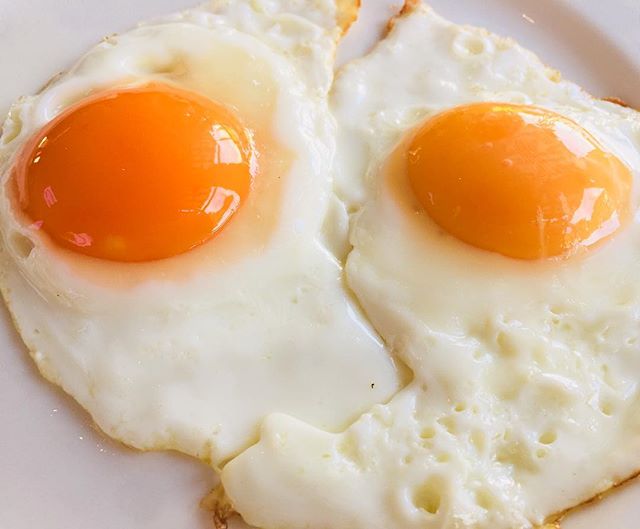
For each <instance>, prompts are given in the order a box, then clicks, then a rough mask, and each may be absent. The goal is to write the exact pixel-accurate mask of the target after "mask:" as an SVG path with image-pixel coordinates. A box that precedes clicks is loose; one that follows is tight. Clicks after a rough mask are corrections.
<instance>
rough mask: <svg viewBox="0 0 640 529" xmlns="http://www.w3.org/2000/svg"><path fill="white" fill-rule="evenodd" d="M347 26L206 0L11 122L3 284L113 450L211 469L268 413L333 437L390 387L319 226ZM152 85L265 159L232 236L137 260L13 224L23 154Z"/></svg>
mask: <svg viewBox="0 0 640 529" xmlns="http://www.w3.org/2000/svg"><path fill="white" fill-rule="evenodd" d="M339 16H342V12H339V11H338V10H337V7H336V5H335V3H334V2H333V1H329V0H327V1H318V2H314V3H313V5H312V6H309V5H306V6H303V5H302V4H301V3H300V2H296V1H287V0H281V1H275V0H269V1H266V0H265V1H248V0H247V1H233V2H224V1H214V2H211V3H209V4H207V5H204V6H202V7H201V8H197V9H193V10H190V11H187V12H184V13H180V14H177V15H173V16H170V17H168V18H166V19H162V20H158V21H154V22H152V23H148V24H144V25H142V26H140V27H139V28H137V29H134V30H132V31H130V32H128V33H125V34H123V35H120V36H116V37H110V38H107V39H105V41H104V42H102V43H101V44H99V45H98V46H97V47H96V48H94V49H93V50H91V51H90V52H89V53H88V54H87V55H86V56H85V57H84V58H83V59H82V60H81V61H80V62H79V63H78V64H76V65H75V66H74V67H73V68H72V69H71V70H70V71H69V72H68V73H65V74H64V75H62V76H61V77H59V78H58V79H56V80H55V81H53V82H52V83H50V85H49V86H47V87H46V88H45V89H44V90H43V91H42V92H41V93H40V94H38V95H36V96H33V97H28V98H24V99H22V100H21V101H19V102H18V103H16V104H15V105H14V106H13V108H12V109H11V113H10V115H9V117H8V118H7V120H6V122H5V124H4V133H3V136H2V138H1V139H0V173H1V174H2V186H1V188H0V233H1V235H2V250H1V254H0V258H1V260H2V263H1V265H2V266H1V269H2V272H1V273H0V287H1V289H2V292H3V295H4V297H5V299H6V301H7V304H8V306H9V308H10V310H11V313H12V316H13V318H14V321H15V323H16V326H17V327H18V329H19V331H20V334H21V336H22V338H23V340H24V341H25V343H26V345H27V347H28V349H29V350H30V352H31V356H32V357H33V359H34V360H35V362H36V363H37V365H38V368H39V369H40V371H41V372H42V374H43V375H44V376H45V377H46V378H48V379H49V380H51V381H52V382H54V383H55V384H58V385H59V386H61V387H62V388H63V389H64V390H65V391H66V392H68V393H69V394H71V395H72V396H73V397H74V398H75V399H76V400H77V401H78V402H79V403H80V404H81V405H82V406H83V407H84V408H85V409H86V410H87V411H88V412H89V413H90V414H91V416H92V417H93V419H94V420H95V421H96V423H97V424H98V425H99V426H100V428H101V429H102V430H104V431H105V432H106V433H107V434H109V435H111V436H112V437H115V438H117V439H119V440H121V441H123V442H125V443H127V444H129V445H131V446H134V447H137V448H141V449H175V450H179V451H181V452H184V453H187V454H190V455H193V456H196V457H199V458H201V459H203V460H205V461H207V462H211V463H212V464H213V465H214V466H218V465H221V464H222V463H223V462H224V461H225V460H226V459H228V458H229V457H232V456H233V455H234V454H236V453H237V452H238V451H240V450H242V449H243V448H244V447H246V446H248V445H249V444H250V443H251V442H253V441H254V440H255V438H256V436H257V432H258V427H259V424H260V422H261V420H262V418H263V416H264V415H266V414H267V413H271V412H274V411H282V412H286V413H289V414H291V415H293V416H296V417H299V418H301V419H304V420H305V421H309V422H310V423H312V424H315V425H317V426H318V427H321V428H326V429H329V430H336V429H340V428H342V427H344V426H345V425H346V424H347V423H348V422H349V421H351V420H353V418H354V417H356V416H357V415H358V414H359V413H361V412H362V411H363V410H365V409H367V408H368V407H369V406H370V405H372V404H373V403H375V402H378V401H379V400H381V399H385V398H388V397H389V396H390V395H391V394H392V393H393V392H394V391H395V390H396V388H397V387H398V384H399V376H398V374H397V372H396V369H395V366H394V364H393V362H392V361H391V359H390V358H389V357H388V356H387V354H386V352H385V349H384V347H383V346H382V344H381V343H380V341H379V339H378V338H377V337H376V336H375V335H374V334H373V333H372V331H371V329H370V328H369V327H368V325H367V323H366V322H364V321H363V320H362V318H361V317H360V315H359V314H358V312H357V310H356V309H355V308H354V307H353V304H352V302H351V300H350V297H349V295H348V294H347V293H346V292H345V289H344V287H343V284H342V281H343V278H342V270H341V266H340V264H339V262H338V261H337V259H336V258H335V256H334V255H333V254H332V249H333V248H334V247H337V246H340V245H344V239H345V237H346V234H345V231H344V229H342V230H336V229H327V228H326V226H325V217H327V215H329V214H330V215H331V216H332V217H331V218H338V219H339V218H341V215H344V214H343V213H341V211H340V209H339V208H337V209H336V206H335V204H334V202H335V200H334V199H333V198H332V193H331V174H330V173H331V161H332V158H333V156H334V150H335V141H334V134H335V132H334V129H335V123H334V121H333V119H332V117H331V115H330V113H329V111H328V108H327V101H326V93H327V91H328V88H329V85H330V83H331V80H332V75H333V72H332V61H333V54H334V51H335V46H336V41H337V39H338V36H339V34H340V32H341V29H340V27H339V26H338V20H337V19H338V17H339ZM147 82H166V83H169V84H172V85H174V86H177V87H178V88H183V89H187V90H191V91H195V92H198V93H200V94H202V95H204V96H207V97H210V98H211V99H214V100H216V101H219V102H221V103H224V104H226V105H229V106H230V107H231V108H233V110H234V111H235V112H236V113H237V115H238V116H239V117H240V119H241V120H242V122H243V123H244V124H245V125H247V126H248V127H249V128H250V129H251V130H252V132H253V133H254V134H255V139H256V142H257V144H258V147H260V143H261V142H262V144H263V145H264V146H266V147H265V149H264V152H260V156H261V159H260V164H261V167H262V168H267V169H265V171H263V174H261V175H259V176H258V177H257V179H256V189H254V192H253V193H251V194H250V197H249V200H248V202H247V204H245V205H244V206H243V207H242V209H241V210H240V211H239V212H238V213H237V214H236V215H235V216H234V218H233V219H231V222H230V224H229V226H228V227H227V228H226V229H225V230H224V232H223V233H221V234H220V235H218V236H216V237H215V238H214V239H212V240H211V241H210V242H209V243H207V244H204V245H203V246H201V247H200V248H198V249H196V250H193V251H192V252H189V253H188V254H185V255H183V256H178V257H175V258H172V259H166V260H162V261H157V262H153V263H146V264H144V263H143V264H130V265H128V264H118V263H112V262H101V261H99V260H96V259H91V258H86V257H83V256H79V255H74V254H72V253H70V252H67V251H64V250H61V249H58V248H55V246H53V245H52V244H50V243H47V241H46V240H45V239H44V238H42V237H40V236H39V235H38V234H37V233H34V232H33V231H32V230H31V229H30V228H29V226H28V225H25V223H24V222H22V221H21V220H20V219H19V218H18V216H17V215H16V214H15V210H14V206H13V204H12V201H11V197H10V186H9V185H8V182H9V180H10V176H11V165H12V162H13V160H14V159H15V156H16V154H17V152H18V151H19V149H20V147H21V146H22V145H23V144H24V143H25V141H27V139H28V138H30V137H31V136H32V135H33V134H35V133H36V132H37V131H38V130H39V129H40V127H42V126H43V125H44V124H46V123H47V122H48V121H50V120H51V119H53V118H54V117H55V116H56V115H58V114H59V113H60V112H61V111H63V110H64V109H65V108H67V107H68V106H69V105H71V104H73V103H74V102H76V101H78V100H81V99H82V98H83V97H86V96H87V95H88V94H90V93H94V92H97V91H99V90H101V89H107V88H114V87H121V86H136V85H140V84H144V83H147ZM261 138H262V139H261ZM77 177H78V178H82V177H83V175H77Z"/></svg>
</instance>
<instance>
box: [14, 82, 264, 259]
mask: <svg viewBox="0 0 640 529" xmlns="http://www.w3.org/2000/svg"><path fill="white" fill-rule="evenodd" d="M255 158H256V157H255V153H254V147H253V144H252V141H251V136H250V134H249V132H248V131H247V130H246V129H245V128H244V127H243V126H242V124H241V123H240V121H239V120H238V119H237V118H236V117H235V116H234V114H233V113H232V112H231V111H229V110H228V109H227V108H225V107H224V106H221V105H219V104H218V103H215V102H212V101H210V100H208V99H206V98H204V97H201V96H199V95H197V94H193V93H190V92H185V91H182V90H178V89H176V88H172V87H169V86H167V85H160V84H151V85H146V86H143V87H139V88H129V89H122V90H114V91H108V92H103V93H100V94H98V95H96V96H94V97H91V98H89V99H87V100H84V101H81V102H80V103H78V104H77V105H75V106H73V107H72V108H70V109H69V110H67V111H66V112H64V113H63V114H61V115H60V116H59V117H57V118H56V119H55V120H53V121H52V122H51V123H50V124H48V125H47V126H46V127H45V128H44V129H43V130H42V131H41V132H40V133H39V134H37V136H36V137H35V138H33V139H32V141H30V142H29V144H28V145H27V146H26V147H25V149H24V150H23V151H22V153H21V155H20V157H19V159H18V162H17V164H16V166H15V183H16V189H17V198H18V203H19V206H20V207H21V209H22V211H23V212H24V213H25V214H26V215H27V217H28V218H29V219H30V221H31V222H32V224H31V225H32V226H33V227H35V228H39V229H41V230H43V231H44V232H46V233H47V234H48V235H49V236H50V237H51V238H52V239H53V240H54V241H55V242H56V243H58V244H59V245H61V246H63V247H66V248H68V249H71V250H73V251H75V252H79V253H82V254H85V255H89V256H93V257H97V258H101V259H107V260H114V261H124V262H140V261H150V260H155V259H162V258H166V257H171V256H175V255H178V254H180V253H183V252H186V251H187V250H189V249H191V248H194V247H196V246H198V245H199V244H202V243H203V242H205V241H207V240H208V239H210V238H211V237H212V236H214V235H215V234H216V233H217V232H219V231H220V229H221V228H222V227H223V226H224V225H225V224H226V223H227V222H228V221H229V219H230V218H231V217H232V215H233V214H234V213H235V212H236V210H237V209H238V207H240V205H241V204H242V203H243V201H244V200H245V199H246V197H247V195H248V193H249V191H250V188H251V185H252V180H253V177H254V173H255Z"/></svg>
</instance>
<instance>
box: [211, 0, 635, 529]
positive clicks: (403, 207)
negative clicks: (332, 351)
mask: <svg viewBox="0 0 640 529" xmlns="http://www.w3.org/2000/svg"><path fill="white" fill-rule="evenodd" d="M333 110H334V112H335V114H336V116H337V118H338V123H339V125H340V133H339V141H338V157H337V163H338V164H339V172H340V174H341V175H342V177H339V178H338V179H337V189H338V194H339V195H340V196H341V197H342V198H343V200H345V202H346V203H347V205H348V207H349V208H351V209H352V210H353V211H355V213H354V215H353V217H352V229H351V243H352V244H353V251H352V252H351V253H350V255H349V257H348V261H347V266H346V274H347V281H348V284H349V285H350V286H351V288H352V289H353V291H354V292H355V293H356V296H357V297H358V299H359V300H360V302H361V304H362V306H363V308H364V310H365V313H366V314H367V316H368V317H369V318H370V320H371V322H372V323H373V325H374V327H375V328H376V330H378V332H379V333H380V334H381V336H382V337H383V338H384V339H385V341H386V342H387V343H388V345H389V347H390V348H392V349H393V350H394V351H395V352H396V353H397V354H398V355H399V356H400V358H401V359H402V360H403V361H404V362H405V363H406V364H407V365H408V366H409V367H410V368H411V370H412V371H413V380H412V382H411V383H410V384H409V385H408V386H407V387H405V388H403V390H402V391H400V392H399V393H398V394H397V395H395V396H394V398H393V399H392V400H391V401H390V402H389V403H387V404H383V405H377V406H375V407H374V408H373V409H372V410H371V411H370V412H369V413H367V414H365V415H364V416H363V417H362V418H360V419H359V420H358V421H356V422H355V423H354V424H353V425H352V426H351V427H349V428H348V429H347V430H346V431H344V432H342V433H339V434H334V433H327V432H324V431H320V430H319V429H317V428H314V427H312V426H310V425H307V424H304V423H303V422H301V421H297V420H295V419H294V418H291V417H287V416H285V415H281V414H277V415H273V416H271V417H269V418H267V420H266V421H265V424H264V426H263V429H262V435H261V441H260V443H259V444H258V445H256V446H255V447H251V448H250V449H248V450H247V451H246V452H244V453H243V454H241V455H240V456H239V457H238V458H237V459H235V460H234V461H232V462H231V463H230V464H229V465H228V466H227V467H225V469H224V471H223V474H222V482H223V485H224V487H225V490H226V493H227V495H228V497H229V499H230V501H231V503H232V504H233V505H234V506H235V508H236V509H237V510H238V511H239V512H240V513H241V514H242V515H243V517H244V518H245V519H246V520H248V521H249V522H250V523H252V524H254V525H258V526H260V527H264V528H268V529H296V528H299V527H307V528H310V529H326V528H331V529H389V528H394V529H428V528H432V529H471V528H473V529H522V528H529V527H532V526H537V525H540V524H543V523H545V521H548V520H550V519H553V515H554V514H556V513H560V512H562V511H564V510H565V509H568V508H570V507H572V506H574V505H576V504H578V503H580V502H582V501H585V500H587V499H589V498H591V497H593V496H594V495H596V494H597V493H599V492H602V491H604V490H606V489H608V488H609V487H611V486H612V485H613V484H615V483H617V482H619V481H621V480H624V479H625V478H627V477H629V476H631V475H633V473H634V472H637V471H638V468H639V463H638V461H640V391H639V388H638V381H639V380H640V284H639V283H638V273H637V271H638V265H639V264H640V220H639V219H638V216H637V214H636V208H637V203H638V177H639V176H640V175H639V173H638V171H639V169H640V116H639V115H638V113H637V112H635V111H634V110H631V109H628V108H623V107H621V106H618V105H615V104H612V103H608V102H605V101H600V100H597V99H594V98H592V97H591V96H589V95H588V94H586V93H585V92H583V91H582V90H580V89H579V88H578V87H577V86H576V85H574V84H572V83H569V82H566V81H563V80H561V79H560V77H559V75H558V74H557V72H554V71H552V70H550V69H548V68H547V67H545V66H544V65H543V64H542V63H541V62H540V61H539V60H538V59H537V58H536V57H535V56H534V55H532V54H531V53H530V52H528V51H526V50H524V49H522V48H521V47H519V46H518V45H517V44H515V43H514V42H512V41H510V40H507V39H503V38H499V37H497V36H495V35H491V34H488V33H487V32H485V31H483V30H480V29H478V28H472V27H461V26H458V25H455V24H452V23H450V22H448V21H445V20H444V19H442V18H440V17H439V16H437V15H436V14H435V13H434V12H433V11H432V10H430V9H429V8H428V7H426V6H425V5H423V4H421V3H418V2H411V3H410V4H408V5H407V6H406V7H405V9H404V12H403V14H402V15H401V16H399V17H398V18H397V19H395V20H394V22H393V24H392V27H391V29H390V32H389V34H388V36H387V37H386V38H385V39H384V40H383V41H382V42H381V43H380V44H379V45H378V46H377V47H376V48H375V49H374V50H373V51H372V52H371V53H370V54H369V55H368V56H366V57H364V58H362V59H360V60H357V61H355V62H353V63H351V64H349V65H347V66H346V67H345V68H344V70H343V71H342V72H341V74H340V75H339V76H338V78H337V79H336V84H335V87H334V91H333ZM357 174H359V175H361V178H360V179H357V178H353V175H357ZM283 505H284V506H286V508H284V509H283V508H281V507H280V506H283ZM276 506H277V507H276ZM550 517H551V518H550Z"/></svg>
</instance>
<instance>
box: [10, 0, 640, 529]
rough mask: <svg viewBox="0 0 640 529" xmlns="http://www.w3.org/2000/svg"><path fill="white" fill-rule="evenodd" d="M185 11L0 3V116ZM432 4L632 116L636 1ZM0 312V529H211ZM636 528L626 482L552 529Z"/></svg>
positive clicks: (91, 3)
mask: <svg viewBox="0 0 640 529" xmlns="http://www.w3.org/2000/svg"><path fill="white" fill-rule="evenodd" d="M194 1H197V0H134V1H132V0H108V1H105V0H65V1H64V2H63V1H61V0H30V1H28V2H25V1H23V2H17V1H14V0H0V43H1V46H0V71H1V72H2V84H0V114H2V115H4V113H5V111H6V109H7V107H8V105H9V104H10V102H11V101H12V100H13V99H15V98H16V97H18V96H20V95H22V94H26V93H31V92H34V91H35V90H37V89H38V88H39V87H40V86H41V85H42V84H43V83H44V82H45V81H46V80H47V79H48V78H49V77H51V76H52V75H53V74H54V73H56V72H57V71H59V70H61V69H64V68H65V67H66V66H68V65H69V64H71V63H72V62H73V61H74V59H75V58H77V57H78V56H79V55H80V54H82V53H83V52H84V51H85V50H86V49H87V48H88V47H89V46H90V45H92V44H93V43H95V42H97V41H98V40H99V39H100V38H102V37H103V36H105V35H107V34H109V33H113V32H117V31H122V30H125V29H127V28H128V27H130V26H132V25H133V24H135V23H136V22H137V21H139V20H143V19H145V18H152V17H155V16H158V15H161V14H165V13H168V12H170V11H172V10H177V9H181V8H184V7H189V6H190V5H191V4H192V3H194ZM398 3H399V2H398V1H392V0H364V2H363V4H364V6H363V14H362V19H361V21H360V22H359V24H358V26H357V27H356V28H355V30H354V31H353V33H352V34H350V35H349V37H348V38H347V39H346V41H345V48H344V49H343V50H342V52H341V54H340V58H341V60H345V59H347V58H349V57H352V56H354V55H357V54H358V53H362V52H363V51H365V50H366V49H367V47H368V46H370V45H371V44H372V43H373V42H374V41H375V39H376V36H377V35H378V32H379V31H381V28H382V26H383V25H384V23H385V22H386V20H387V19H388V18H389V16H390V15H391V14H392V13H393V11H394V9H397V7H398ZM431 4H432V5H433V6H434V7H436V8H437V9H438V11H439V12H441V13H442V14H443V15H446V16H447V17H449V18H451V19H452V20H454V21H456V22H459V23H473V24H478V25H481V26H485V27H487V28H489V29H491V30H493V31H496V32H498V33H501V34H503V35H509V36H512V37H514V38H516V39H517V40H518V41H519V42H520V43H521V44H523V45H525V46H527V47H529V48H530V49H532V50H534V51H536V52H537V53H538V54H539V55H540V56H541V57H542V58H543V59H544V60H545V62H547V63H548V64H549V65H550V66H554V67H556V68H558V69H560V70H561V71H562V72H563V74H564V75H565V77H567V78H569V79H572V80H574V81H577V82H578V83H580V84H581V85H583V86H584V87H586V88H587V89H588V90H589V91H591V92H592V93H593V94H595V95H598V96H617V97H620V98H621V99H623V100H626V101H627V102H628V103H630V104H632V105H634V106H636V107H637V108H640V90H638V87H639V86H640V2H639V1H638V0H617V1H615V2H614V1H609V2H602V1H601V0H572V1H565V2H563V1H560V0H555V1H553V0H547V1H544V2H540V1H539V0H485V1H481V0H455V1H452V0H432V1H431ZM0 310H1V312H0V529H34V528H36V527H37V528H41V529H114V528H117V529H211V527H212V524H211V520H210V517H209V516H208V515H207V514H206V513H204V512H202V511H201V510H200V509H199V508H198V501H199V498H200V497H201V496H202V495H203V494H205V493H206V492H207V491H208V490H209V488H210V487H211V486H212V485H213V484H214V483H215V477H214V476H213V473H212V472H211V471H210V470H209V469H207V468H206V467H204V465H201V464H200V463H197V462H194V461H190V460H189V459H187V458H184V457H181V456H177V455H173V454H140V453H136V452H133V451H131V450H127V449H125V448H122V447H121V446H119V445H117V444H115V443H113V442H111V441H109V440H108V439H105V437H104V436H102V435H101V434H99V433H98V432H96V431H94V430H93V429H92V427H91V425H90V423H89V421H88V420H87V417H86V414H85V413H84V412H82V411H81V410H79V409H78V407H77V406H76V405H75V404H74V403H73V402H72V401H71V400H70V399H69V398H67V397H65V396H64V395H62V394H61V393H60V392H59V391H58V390H56V389H54V388H52V387H51V386H49V385H48V384H46V383H44V382H42V381H41V380H40V379H39V378H38V377H37V375H36V373H35V370H34V368H33V366H32V365H31V363H30V361H29V360H28V359H27V358H26V355H25V353H24V350H23V348H22V347H21V344H20V342H19V340H18V339H17V337H16V335H15V333H14V332H13V330H12V329H11V326H10V324H9V322H8V319H7V315H6V313H5V312H4V309H0ZM639 463H640V462H639ZM585 464H591V463H590V462H588V461H587V462H585ZM593 464H597V461H594V462H593ZM639 466H640V464H639ZM638 519H640V484H639V483H632V484H631V485H630V486H627V487H625V488H624V490H620V491H617V492H616V493H615V494H613V495H612V496H610V497H609V498H608V499H607V500H605V501H603V502H600V503H598V504H597V506H595V507H591V508H588V509H583V510H582V511H581V512H580V513H578V514H577V515H573V516H571V517H570V519H568V520H567V521H566V522H565V523H564V524H563V529H601V528H602V527H604V526H609V527H614V528H615V529H637V527H638V526H639V524H638V523H637V522H636V520H638ZM605 524H606V525H605Z"/></svg>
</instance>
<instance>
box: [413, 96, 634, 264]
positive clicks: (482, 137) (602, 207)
mask: <svg viewBox="0 0 640 529" xmlns="http://www.w3.org/2000/svg"><path fill="white" fill-rule="evenodd" d="M408 177H409V181H410V184H411V187H412V188H413V191H414V192H415V194H416V196H417V198H418V200H419V202H420V203H421V205H422V206H423V207H424V209H425V210H426V211H427V213H428V214H429V215H430V216H431V218H432V219H433V220H434V221H435V222H436V223H437V224H439V225H440V226H441V227H442V228H444V229H445V230H446V231H447V232H449V233H450V234H452V235H454V236H455V237H457V238H458V239H460V240H462V241H464V242H466V243H468V244H471V245H473V246H475V247H477V248H481V249H484V250H489V251H493V252H497V253H500V254H503V255H505V256H509V257H514V258H518V259H539V258H544V257H553V256H566V255H569V254H572V253H574V252H575V251H576V250H577V249H578V248H579V247H589V246H592V245H593V244H595V243H597V242H599V241H602V240H604V239H605V238H607V237H609V236H610V235H612V234H613V233H614V232H615V231H616V230H618V229H619V228H620V226H621V225H622V223H623V222H624V220H625V219H627V218H628V217H629V213H630V193H631V185H632V177H631V173H630V171H629V169H628V168H627V167H626V166H625V165H624V164H623V163H622V162H621V161H620V160H619V159H618V158H617V157H615V156H613V155H612V154H610V153H608V152H606V151H605V150H604V149H603V148H602V147H601V146H600V144H599V143H598V142H597V141H596V139H595V138H593V137H592V136H591V135H590V134H589V133H588V132H587V131H585V130H584V129H583V128H582V127H580V126H579V125H578V124H577V123H575V122H573V121H571V120H569V119H567V118H565V117H563V116H560V115H559V114H556V113H554V112H551V111H548V110H545V109H542V108H537V107H532V106H525V105H512V104H501V103H477V104H472V105H467V106H462V107H458V108H455V109H452V110H449V111H446V112H444V113H442V114H439V115H436V116H435V117H433V118H431V119H430V120H428V121H427V122H426V123H425V124H424V125H423V126H422V127H421V128H420V129H419V130H418V131H417V133H416V135H415V136H414V137H413V139H412V141H411V144H410V146H409V152H408Z"/></svg>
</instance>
